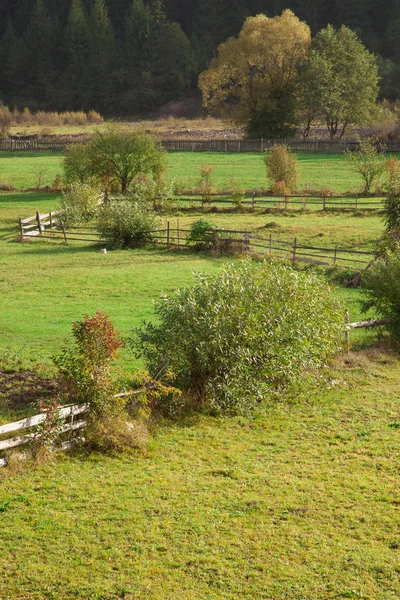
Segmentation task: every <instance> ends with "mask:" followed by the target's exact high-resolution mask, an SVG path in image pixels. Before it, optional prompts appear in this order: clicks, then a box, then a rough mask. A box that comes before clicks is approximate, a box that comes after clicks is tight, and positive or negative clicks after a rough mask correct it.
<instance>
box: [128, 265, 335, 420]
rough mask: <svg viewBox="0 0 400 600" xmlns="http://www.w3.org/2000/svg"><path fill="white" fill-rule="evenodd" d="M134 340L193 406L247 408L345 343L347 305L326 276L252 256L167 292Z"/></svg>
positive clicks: (136, 348) (138, 351)
mask: <svg viewBox="0 0 400 600" xmlns="http://www.w3.org/2000/svg"><path fill="white" fill-rule="evenodd" d="M155 312H156V317H157V320H156V321H154V322H151V323H145V324H144V325H143V326H142V327H141V328H139V329H137V330H136V331H135V333H134V335H133V336H132V338H131V340H130V344H131V347H132V348H133V349H134V351H135V353H136V355H137V356H140V357H141V358H142V359H144V361H145V364H146V366H147V368H148V369H149V371H150V373H152V374H154V373H157V372H158V371H159V370H160V366H162V365H164V366H168V368H169V369H170V370H171V371H172V372H173V373H175V376H176V380H175V382H176V385H177V387H179V388H180V389H181V390H182V391H183V393H184V398H186V402H187V405H188V406H191V407H193V406H195V407H199V406H201V407H207V408H211V409H212V410H215V411H228V412H242V411H244V410H246V409H248V408H250V407H253V406H254V405H255V404H256V403H257V402H260V401H262V400H263V399H264V398H266V397H268V395H269V394H270V393H272V392H274V391H275V390H277V389H283V388H285V387H286V386H287V385H289V384H290V383H292V382H294V381H296V379H297V378H298V377H299V376H300V374H301V372H302V370H303V369H305V368H306V367H311V366H315V367H318V366H320V365H322V364H323V363H324V362H325V361H326V360H327V359H328V357H329V356H330V355H332V354H333V353H335V352H336V351H338V350H339V348H340V337H341V335H342V332H343V310H342V307H341V304H340V302H339V301H338V300H337V298H336V297H335V295H334V294H333V292H332V291H331V289H330V288H329V286H328V285H327V283H326V281H325V280H324V279H323V278H322V277H321V276H319V275H317V274H315V273H314V272H301V271H298V270H295V269H294V268H292V267H290V266H286V265H285V264H282V263H275V262H266V261H263V262H257V263H256V262H254V261H251V260H246V261H243V262H240V263H235V264H230V265H227V266H225V267H224V268H223V269H222V270H221V271H220V272H219V273H218V274H217V275H212V276H210V275H201V274H200V275H197V283H195V284H194V285H193V286H192V287H187V288H184V289H181V290H178V291H176V292H175V293H174V294H172V295H169V296H164V297H163V298H162V299H161V300H160V301H159V302H157V303H156V305H155Z"/></svg>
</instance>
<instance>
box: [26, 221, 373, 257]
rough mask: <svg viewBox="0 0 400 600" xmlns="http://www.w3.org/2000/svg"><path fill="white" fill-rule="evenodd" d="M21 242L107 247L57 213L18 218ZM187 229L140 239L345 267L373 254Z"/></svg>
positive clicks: (222, 231) (89, 230) (153, 233)
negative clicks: (194, 234)
mask: <svg viewBox="0 0 400 600" xmlns="http://www.w3.org/2000/svg"><path fill="white" fill-rule="evenodd" d="M19 229H20V238H21V240H28V239H31V238H34V239H35V238H36V239H38V238H40V239H50V240H54V241H55V240H59V241H63V242H65V243H70V242H75V241H78V242H89V243H91V244H100V245H103V246H104V245H105V244H107V240H105V239H101V237H100V236H99V234H98V232H97V231H96V229H95V228H93V227H88V226H86V227H75V228H73V229H67V228H65V227H64V225H63V223H62V221H60V219H59V213H57V212H53V213H48V214H39V213H38V212H37V213H36V215H35V216H34V217H29V218H28V219H21V218H20V219H19ZM189 234H190V230H188V229H185V228H182V227H180V224H179V219H177V226H176V227H175V228H174V227H171V223H170V221H168V222H167V227H166V228H165V229H156V230H153V231H150V232H146V233H144V236H145V237H144V239H146V235H147V239H148V243H153V244H156V245H160V246H165V247H167V248H186V249H189V248H190V247H193V246H197V247H199V248H200V249H204V250H211V251H216V252H221V253H225V254H229V253H232V254H235V253H253V254H259V255H260V254H261V255H265V256H269V257H276V258H286V259H288V260H292V261H298V262H311V263H314V264H320V265H332V266H336V265H339V266H345V265H350V264H351V265H366V264H368V263H369V262H371V260H373V258H375V256H376V253H375V252H372V251H370V250H357V249H355V248H343V247H341V246H339V245H336V246H334V247H332V248H331V247H326V246H317V245H314V244H304V243H301V242H300V241H299V240H298V239H297V237H295V238H294V239H293V240H291V241H288V240H282V239H276V238H274V237H272V234H270V235H269V236H266V237H265V236H264V237H263V236H259V235H254V234H252V233H250V232H248V231H247V230H237V229H211V230H210V231H208V232H206V234H205V235H204V237H203V238H202V239H199V240H192V239H190V238H189Z"/></svg>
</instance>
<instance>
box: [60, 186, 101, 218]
mask: <svg viewBox="0 0 400 600" xmlns="http://www.w3.org/2000/svg"><path fill="white" fill-rule="evenodd" d="M101 200H102V194H101V193H99V191H98V189H96V188H95V187H93V186H92V185H90V184H88V183H82V184H78V183H77V184H73V185H71V186H69V187H68V189H67V191H66V192H64V193H63V195H62V196H61V200H60V210H61V218H62V220H63V223H64V225H66V226H74V225H83V224H85V223H88V222H89V221H91V220H92V219H93V218H94V217H95V215H96V214H97V213H98V211H99V207H100V203H101Z"/></svg>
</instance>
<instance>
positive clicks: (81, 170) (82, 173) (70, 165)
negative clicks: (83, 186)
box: [63, 144, 103, 184]
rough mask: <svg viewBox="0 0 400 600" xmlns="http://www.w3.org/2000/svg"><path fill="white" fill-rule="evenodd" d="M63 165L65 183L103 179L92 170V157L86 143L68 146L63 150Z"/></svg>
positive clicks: (96, 181) (91, 181)
mask: <svg viewBox="0 0 400 600" xmlns="http://www.w3.org/2000/svg"><path fill="white" fill-rule="evenodd" d="M63 166H64V180H65V182H66V183H71V184H72V183H93V182H95V183H100V182H101V181H102V180H103V178H102V177H98V176H97V175H96V173H95V172H94V170H93V164H92V158H91V157H90V155H89V153H88V149H87V144H73V145H71V146H69V147H68V148H67V150H66V151H65V158H64V163H63Z"/></svg>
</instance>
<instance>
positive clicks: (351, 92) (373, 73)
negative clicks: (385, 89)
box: [299, 25, 379, 138]
mask: <svg viewBox="0 0 400 600" xmlns="http://www.w3.org/2000/svg"><path fill="white" fill-rule="evenodd" d="M378 82H379V78H378V67H377V64H376V59H375V57H374V55H373V54H371V53H370V52H369V51H368V50H367V49H366V48H365V46H364V45H363V43H362V42H361V41H360V40H359V39H358V37H357V35H356V34H355V33H354V32H353V31H352V30H351V29H349V28H348V27H345V26H342V27H341V28H340V29H339V30H338V31H336V30H335V29H334V27H332V26H331V25H328V27H326V28H325V29H322V30H321V31H320V32H319V33H318V34H317V35H316V36H315V37H314V39H313V42H312V49H311V54H310V57H309V59H308V62H307V63H306V64H305V65H304V66H303V68H302V69H301V76H300V83H299V96H300V104H301V110H302V115H303V121H304V123H305V134H306V135H308V134H309V131H310V127H311V123H312V122H313V121H314V119H316V120H317V119H324V120H325V122H326V125H327V128H328V130H329V133H330V136H331V138H334V137H335V136H336V135H337V134H339V136H340V138H341V137H342V136H343V135H344V133H345V131H346V129H347V127H348V126H349V125H355V124H365V123H366V122H368V119H369V116H370V114H371V111H372V110H373V109H374V106H375V102H376V99H377V96H378V90H379V86H378Z"/></svg>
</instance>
